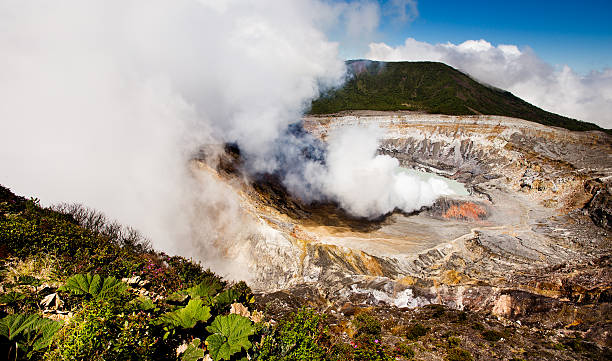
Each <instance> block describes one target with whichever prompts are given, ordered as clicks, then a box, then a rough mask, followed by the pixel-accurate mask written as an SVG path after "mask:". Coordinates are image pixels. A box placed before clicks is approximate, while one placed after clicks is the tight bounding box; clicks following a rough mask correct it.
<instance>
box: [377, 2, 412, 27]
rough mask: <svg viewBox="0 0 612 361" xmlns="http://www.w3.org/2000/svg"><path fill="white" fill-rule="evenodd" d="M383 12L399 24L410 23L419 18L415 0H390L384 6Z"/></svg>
mask: <svg viewBox="0 0 612 361" xmlns="http://www.w3.org/2000/svg"><path fill="white" fill-rule="evenodd" d="M384 12H385V14H386V15H388V16H389V17H390V18H391V19H394V20H396V21H399V22H401V23H407V22H412V21H414V20H415V19H416V18H417V17H419V9H418V5H417V1H416V0H391V1H389V2H387V3H386V4H385V9H384Z"/></svg>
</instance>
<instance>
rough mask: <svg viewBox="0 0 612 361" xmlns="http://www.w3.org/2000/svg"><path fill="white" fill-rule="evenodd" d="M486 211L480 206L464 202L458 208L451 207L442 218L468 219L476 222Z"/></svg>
mask: <svg viewBox="0 0 612 361" xmlns="http://www.w3.org/2000/svg"><path fill="white" fill-rule="evenodd" d="M486 213H487V211H486V210H485V209H483V208H482V207H481V206H479V205H477V204H475V203H472V202H466V203H463V204H461V205H460V206H457V205H452V206H451V207H450V208H449V209H448V210H447V211H446V213H444V215H443V217H444V218H455V219H470V220H473V221H477V220H479V219H480V216H482V215H485V214H486Z"/></svg>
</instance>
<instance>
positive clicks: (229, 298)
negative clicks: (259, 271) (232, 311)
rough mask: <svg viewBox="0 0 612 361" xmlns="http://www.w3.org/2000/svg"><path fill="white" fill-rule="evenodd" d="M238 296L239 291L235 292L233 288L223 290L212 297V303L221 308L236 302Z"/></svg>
mask: <svg viewBox="0 0 612 361" xmlns="http://www.w3.org/2000/svg"><path fill="white" fill-rule="evenodd" d="M239 298H240V293H238V292H236V291H235V290H233V289H231V288H230V289H229V290H225V291H223V292H221V293H219V294H218V295H217V296H215V298H214V299H213V303H214V304H215V306H217V308H219V309H223V308H226V307H228V306H229V305H231V304H232V303H234V302H236V301H237V300H238V299H239Z"/></svg>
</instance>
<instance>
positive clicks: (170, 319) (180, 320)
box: [157, 298, 210, 329]
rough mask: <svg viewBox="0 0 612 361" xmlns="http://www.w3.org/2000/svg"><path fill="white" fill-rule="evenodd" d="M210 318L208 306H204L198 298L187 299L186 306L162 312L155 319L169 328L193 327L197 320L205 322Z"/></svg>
mask: <svg viewBox="0 0 612 361" xmlns="http://www.w3.org/2000/svg"><path fill="white" fill-rule="evenodd" d="M209 318H210V307H208V306H205V305H204V302H203V301H202V300H201V299H199V298H194V299H192V300H189V303H187V306H185V307H183V308H180V309H178V310H176V311H172V312H168V313H164V314H163V315H161V316H160V317H159V318H158V319H157V324H159V325H164V326H166V327H168V328H169V329H172V328H177V327H182V328H193V327H195V325H196V323H198V322H206V321H208V319H209Z"/></svg>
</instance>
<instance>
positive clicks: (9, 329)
mask: <svg viewBox="0 0 612 361" xmlns="http://www.w3.org/2000/svg"><path fill="white" fill-rule="evenodd" d="M60 328H62V324H61V323H60V322H56V321H53V320H49V319H46V318H43V317H41V316H39V315H37V314H32V315H27V314H14V315H8V316H6V317H4V318H3V319H2V320H0V336H3V337H6V338H7V339H8V340H9V341H10V342H13V343H14V344H15V345H16V346H17V349H21V350H24V351H25V352H26V353H27V358H31V357H32V356H33V354H34V353H35V352H37V351H40V350H42V349H44V348H46V347H49V345H50V344H51V342H52V341H53V336H54V335H55V333H56V332H57V331H58V330H59V329H60ZM22 356H23V355H22Z"/></svg>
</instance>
